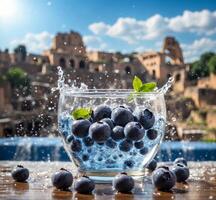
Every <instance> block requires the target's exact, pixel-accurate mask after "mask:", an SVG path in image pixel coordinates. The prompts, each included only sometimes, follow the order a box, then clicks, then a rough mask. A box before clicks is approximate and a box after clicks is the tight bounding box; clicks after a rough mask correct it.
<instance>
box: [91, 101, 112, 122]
mask: <svg viewBox="0 0 216 200" xmlns="http://www.w3.org/2000/svg"><path fill="white" fill-rule="evenodd" d="M111 112H112V110H111V108H110V107H109V106H107V105H99V106H98V107H96V108H95V110H94V112H93V113H94V114H93V115H94V121H100V120H101V119H103V118H110V117H111Z"/></svg>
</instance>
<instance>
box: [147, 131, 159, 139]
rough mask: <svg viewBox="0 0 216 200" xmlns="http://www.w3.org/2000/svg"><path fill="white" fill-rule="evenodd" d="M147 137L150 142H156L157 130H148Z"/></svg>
mask: <svg viewBox="0 0 216 200" xmlns="http://www.w3.org/2000/svg"><path fill="white" fill-rule="evenodd" d="M146 136H147V137H148V139H149V140H154V139H155V138H157V136H158V133H157V131H156V130H155V129H149V130H147V133H146Z"/></svg>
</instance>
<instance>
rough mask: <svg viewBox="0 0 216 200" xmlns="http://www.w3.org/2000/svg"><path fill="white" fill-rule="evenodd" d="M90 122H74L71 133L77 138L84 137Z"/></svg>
mask: <svg viewBox="0 0 216 200" xmlns="http://www.w3.org/2000/svg"><path fill="white" fill-rule="evenodd" d="M90 125H91V122H90V121H89V120H87V119H80V120H75V121H73V123H72V133H73V134H74V135H75V136H76V137H79V138H83V137H86V136H87V135H88V130H89V127H90Z"/></svg>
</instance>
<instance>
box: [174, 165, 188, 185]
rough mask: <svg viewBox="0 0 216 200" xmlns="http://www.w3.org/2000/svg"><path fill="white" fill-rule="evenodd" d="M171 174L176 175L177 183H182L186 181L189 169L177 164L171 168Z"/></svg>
mask: <svg viewBox="0 0 216 200" xmlns="http://www.w3.org/2000/svg"><path fill="white" fill-rule="evenodd" d="M172 172H173V173H174V174H175V175H176V179H177V182H184V181H186V180H187V179H188V177H189V175H190V173H189V168H188V167H187V166H185V165H184V164H183V163H177V164H175V165H174V166H173V168H172Z"/></svg>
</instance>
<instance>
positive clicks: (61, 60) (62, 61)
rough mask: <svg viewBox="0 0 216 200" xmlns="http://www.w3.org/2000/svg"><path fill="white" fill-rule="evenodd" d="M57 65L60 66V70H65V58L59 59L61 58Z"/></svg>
mask: <svg viewBox="0 0 216 200" xmlns="http://www.w3.org/2000/svg"><path fill="white" fill-rule="evenodd" d="M59 65H60V66H61V67H62V68H65V67H66V61H65V58H63V57H61V58H60V59H59Z"/></svg>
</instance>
